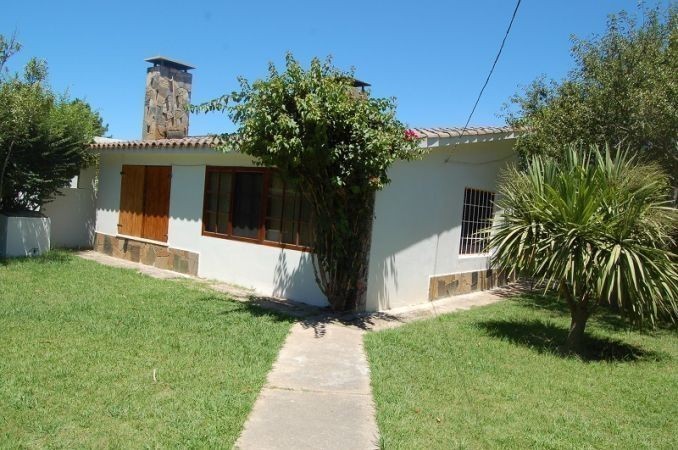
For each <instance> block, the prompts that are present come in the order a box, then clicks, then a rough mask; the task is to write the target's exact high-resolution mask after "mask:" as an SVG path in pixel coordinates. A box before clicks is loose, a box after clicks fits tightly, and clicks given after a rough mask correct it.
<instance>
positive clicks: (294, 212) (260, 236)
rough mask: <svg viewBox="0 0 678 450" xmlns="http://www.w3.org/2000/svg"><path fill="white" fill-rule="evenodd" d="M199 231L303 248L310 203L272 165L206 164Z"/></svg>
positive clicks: (306, 242) (308, 230)
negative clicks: (201, 218) (211, 165)
mask: <svg viewBox="0 0 678 450" xmlns="http://www.w3.org/2000/svg"><path fill="white" fill-rule="evenodd" d="M203 234H205V235H207V236H213V237H223V238H230V239H238V240H246V241H250V242H258V243H261V244H266V245H276V246H282V247H292V248H295V247H296V248H299V249H307V248H308V246H309V245H310V244H311V208H310V204H309V202H308V201H307V200H306V199H305V198H304V196H303V195H301V193H300V192H299V191H298V190H297V189H296V187H295V186H293V185H291V184H289V183H284V182H283V180H282V178H281V177H280V175H278V174H277V173H276V172H275V171H273V170H271V169H252V168H237V167H208V168H207V170H206V175H205V203H204V214H203Z"/></svg>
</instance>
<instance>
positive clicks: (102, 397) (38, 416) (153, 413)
mask: <svg viewBox="0 0 678 450" xmlns="http://www.w3.org/2000/svg"><path fill="white" fill-rule="evenodd" d="M290 326H291V322H290V321H289V320H287V319H283V318H281V317H278V316H276V315H273V314H270V313H267V312H264V311H262V310H258V309H256V308H254V307H251V306H248V305H245V304H242V303H237V302H234V301H231V300H229V299H228V298H227V297H225V296H223V295H221V294H218V293H214V292H211V291H207V290H205V289H201V288H200V287H199V286H198V285H196V284H192V283H190V282H187V281H181V282H179V281H162V280H156V279H152V278H148V277H145V276H142V275H139V274H137V273H135V272H133V271H130V270H124V269H115V268H111V267H104V266H101V265H98V264H96V263H93V262H90V261H84V260H82V259H80V258H77V257H74V256H72V255H70V254H68V253H59V252H57V253H52V254H50V255H49V256H47V257H44V258H38V259H30V260H20V261H16V260H15V261H0V448H16V447H56V448H74V447H90V448H91V447H132V448H141V447H202V448H204V447H212V448H214V447H230V446H231V445H233V443H234V442H235V440H236V438H237V436H238V434H239V433H240V431H241V428H242V425H243V423H244V421H245V419H246V416H247V414H248V412H249V411H250V409H251V407H252V405H253V403H254V400H255V398H256V396H257V394H258V392H259V390H260V389H261V387H262V385H263V383H264V381H265V378H266V374H267V372H268V371H269V370H270V368H271V366H272V364H273V361H274V359H275V357H276V355H277V353H278V350H279V349H280V347H281V345H282V342H283V340H284V338H285V336H286V334H287V332H288V330H289V328H290ZM154 370H155V373H156V381H154V379H153V372H154Z"/></svg>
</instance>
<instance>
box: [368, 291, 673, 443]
mask: <svg viewBox="0 0 678 450" xmlns="http://www.w3.org/2000/svg"><path fill="white" fill-rule="evenodd" d="M568 325H569V319H568V316H567V313H566V312H565V311H563V310H562V309H561V308H560V306H559V304H557V303H552V302H549V301H548V300H545V299H540V298H538V297H525V298H522V299H514V300H510V301H506V302H503V303H500V304H496V305H492V306H488V307H485V308H479V309H474V310H471V311H467V312H461V313H458V314H451V315H446V316H441V317H439V318H434V319H431V320H426V321H422V322H418V323H413V324H410V325H406V326H403V327H401V328H398V329H393V330H387V331H382V332H378V333H372V334H368V335H367V336H366V337H365V344H366V349H367V352H368V356H369V360H370V363H371V370H372V385H373V389H374V396H375V400H376V404H377V420H378V424H379V428H380V431H381V434H382V446H383V447H384V448H387V449H391V448H406V449H410V448H427V449H428V448H601V449H608V448H628V449H638V448H667V449H668V448H678V364H677V360H678V334H677V333H676V331H675V330H672V331H671V330H663V331H657V332H653V333H641V332H633V331H628V330H627V328H626V326H625V325H624V324H623V323H622V322H621V321H619V320H618V319H615V318H614V317H613V316H605V315H601V316H597V317H596V318H595V319H593V320H592V321H591V322H590V323H589V327H588V328H587V330H588V332H589V334H590V336H591V339H590V341H589V345H590V347H591V348H592V351H591V352H590V353H589V354H587V355H585V356H584V357H566V356H562V355H561V354H560V352H559V351H558V347H559V344H560V343H561V342H563V341H564V339H565V335H566V330H567V326H568Z"/></svg>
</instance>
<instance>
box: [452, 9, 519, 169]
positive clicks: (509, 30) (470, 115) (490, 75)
mask: <svg viewBox="0 0 678 450" xmlns="http://www.w3.org/2000/svg"><path fill="white" fill-rule="evenodd" d="M521 1H522V0H518V1H517V2H516V7H515V9H514V10H513V15H512V16H511V21H510V22H509V25H508V28H506V34H505V35H504V39H502V41H501V45H500V46H499V51H498V52H497V56H496V57H495V58H494V62H493V63H492V68H490V73H488V74H487V78H485V83H484V84H483V87H482V88H481V89H480V93H479V94H478V98H477V99H476V102H475V103H474V104H473V109H471V113H470V114H469V115H468V119H466V123H465V124H464V128H462V129H461V133H460V134H459V136H458V138H459V139H461V138H462V136H464V133H465V132H466V130H467V129H468V124H469V123H471V118H472V117H473V113H475V112H476V108H477V107H478V103H480V98H481V97H482V96H483V92H485V88H486V87H487V84H488V83H489V82H490V77H492V73H493V72H494V68H495V67H496V66H497V62H498V61H499V57H500V56H501V52H502V50H504V44H506V39H507V38H508V36H509V33H510V32H511V27H512V26H513V21H514V20H515V19H516V14H518V8H519V7H520V2H521ZM449 160H450V157H449V156H448V157H447V159H446V160H445V162H448V161H449Z"/></svg>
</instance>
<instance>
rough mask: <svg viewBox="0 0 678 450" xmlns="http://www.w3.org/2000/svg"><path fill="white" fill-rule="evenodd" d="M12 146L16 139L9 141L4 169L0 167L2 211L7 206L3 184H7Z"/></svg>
mask: <svg viewBox="0 0 678 450" xmlns="http://www.w3.org/2000/svg"><path fill="white" fill-rule="evenodd" d="M12 147H14V141H12V142H10V143H9V147H8V149H7V155H6V156H5V161H4V162H3V163H2V169H0V211H2V209H3V208H4V207H5V204H4V201H3V198H4V197H3V195H4V190H3V186H4V185H5V172H6V171H7V164H9V157H10V156H12Z"/></svg>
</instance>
